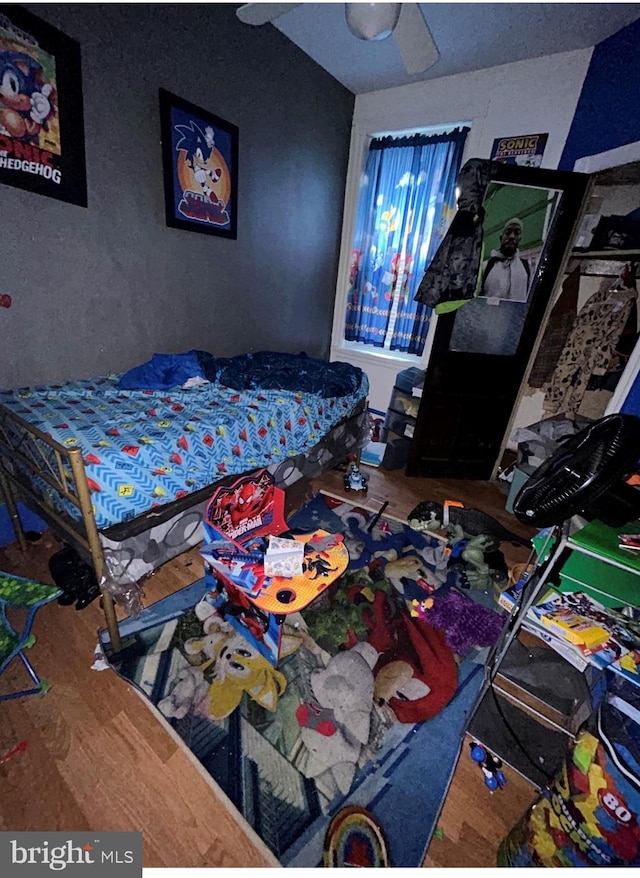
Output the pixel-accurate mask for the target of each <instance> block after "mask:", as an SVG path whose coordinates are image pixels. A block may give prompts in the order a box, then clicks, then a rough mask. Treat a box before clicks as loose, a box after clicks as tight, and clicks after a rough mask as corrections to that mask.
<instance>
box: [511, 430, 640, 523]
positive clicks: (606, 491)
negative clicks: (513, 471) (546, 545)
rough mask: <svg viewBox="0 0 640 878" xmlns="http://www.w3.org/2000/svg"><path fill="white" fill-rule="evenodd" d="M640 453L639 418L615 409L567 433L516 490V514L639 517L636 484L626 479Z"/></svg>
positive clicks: (533, 518)
mask: <svg viewBox="0 0 640 878" xmlns="http://www.w3.org/2000/svg"><path fill="white" fill-rule="evenodd" d="M639 459H640V418H637V417H635V415H623V414H614V415H608V416H607V417H604V418H600V420H597V421H594V422H593V423H592V424H589V426H588V427H585V429H583V430H581V431H580V432H579V433H576V434H575V435H574V436H570V437H569V438H568V439H566V440H565V441H564V442H563V443H562V444H561V445H560V447H559V448H557V449H556V451H554V452H553V454H552V455H551V456H550V457H548V458H547V459H546V460H545V461H543V463H541V464H540V466H539V467H538V468H537V469H536V470H534V472H533V473H532V475H531V476H530V477H529V479H528V480H527V481H526V482H525V484H524V485H523V486H522V488H521V489H520V491H519V492H518V494H517V496H516V498H515V500H514V503H513V512H514V515H515V516H516V518H517V519H518V520H519V521H521V522H523V523H525V524H532V525H534V526H536V527H550V526H552V525H556V524H561V523H562V522H563V521H565V520H566V519H568V518H571V517H572V516H573V515H581V516H582V517H583V518H586V519H587V520H588V521H591V520H592V519H594V518H598V519H600V520H601V521H603V522H604V523H605V524H607V525H609V526H610V527H620V526H621V525H623V524H626V523H627V522H628V521H633V520H635V519H637V518H638V517H640V488H635V487H633V486H631V485H630V484H628V482H627V479H628V477H629V476H630V475H631V474H632V473H633V472H634V471H635V470H636V469H637V467H638V460H639Z"/></svg>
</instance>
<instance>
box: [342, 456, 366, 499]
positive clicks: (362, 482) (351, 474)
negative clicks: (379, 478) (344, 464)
mask: <svg viewBox="0 0 640 878" xmlns="http://www.w3.org/2000/svg"><path fill="white" fill-rule="evenodd" d="M368 487H369V479H368V477H367V476H365V475H363V474H362V473H361V472H360V467H359V466H358V465H357V464H355V463H352V464H351V466H350V467H349V469H348V470H347V472H346V473H345V474H344V489H345V491H362V492H363V493H364V494H366V493H367V490H368Z"/></svg>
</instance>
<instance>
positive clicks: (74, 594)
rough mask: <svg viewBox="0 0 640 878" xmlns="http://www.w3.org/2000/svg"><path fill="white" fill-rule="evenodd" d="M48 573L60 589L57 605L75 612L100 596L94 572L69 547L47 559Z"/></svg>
mask: <svg viewBox="0 0 640 878" xmlns="http://www.w3.org/2000/svg"><path fill="white" fill-rule="evenodd" d="M49 571H50V573H51V576H52V577H53V581H54V582H55V584H56V585H57V586H58V588H61V589H62V594H61V595H60V597H59V598H58V603H59V604H61V605H62V606H65V607H66V606H70V605H71V604H73V603H75V605H76V610H84V608H85V607H88V606H89V604H90V603H91V602H92V601H94V600H95V599H96V598H97V597H99V595H100V586H99V584H98V580H97V579H96V575H95V572H94V570H93V568H92V567H90V566H89V564H87V563H85V562H84V561H83V560H82V558H81V557H80V556H79V555H78V553H77V552H76V551H75V549H72V548H71V546H65V547H64V548H63V549H60V551H59V552H56V553H55V555H52V556H51V558H50V559H49Z"/></svg>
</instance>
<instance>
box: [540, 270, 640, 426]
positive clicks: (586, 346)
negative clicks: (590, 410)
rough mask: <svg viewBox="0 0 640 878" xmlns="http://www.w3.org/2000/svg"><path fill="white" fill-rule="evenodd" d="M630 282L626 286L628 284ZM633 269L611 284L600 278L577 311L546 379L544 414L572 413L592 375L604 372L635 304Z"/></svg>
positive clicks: (577, 405) (576, 409) (571, 414)
mask: <svg viewBox="0 0 640 878" xmlns="http://www.w3.org/2000/svg"><path fill="white" fill-rule="evenodd" d="M629 283H631V284H633V285H632V286H627V284H629ZM636 298H637V290H636V288H635V273H633V274H630V273H629V272H628V271H626V269H625V270H624V271H623V273H622V274H621V276H620V278H619V279H618V280H617V281H615V282H614V283H613V284H612V283H611V281H610V280H609V279H608V278H607V279H605V280H603V282H602V283H601V284H600V287H599V289H598V291H597V292H596V293H594V294H593V295H592V296H590V297H589V299H587V301H586V303H585V304H584V306H583V307H582V308H581V309H580V311H579V312H578V314H577V316H576V319H575V321H574V324H573V327H572V329H571V332H570V334H569V338H568V340H567V343H566V345H565V347H564V349H563V351H562V354H561V355H560V358H559V360H558V364H557V366H556V368H555V370H554V372H553V376H552V378H551V380H550V381H549V383H548V384H547V385H545V387H544V392H545V399H544V403H543V407H544V410H545V412H546V413H547V414H557V413H558V412H562V413H563V414H565V415H567V417H575V415H576V414H577V413H578V409H579V408H580V404H581V402H582V399H583V397H584V394H585V392H586V391H587V388H588V385H589V380H590V379H591V377H592V376H594V375H595V376H598V375H600V376H602V375H604V374H605V373H606V372H607V370H608V369H609V366H610V364H611V362H612V360H613V359H614V358H615V356H616V347H617V345H618V342H619V340H620V337H621V335H622V333H623V330H624V329H625V326H626V325H627V321H628V320H629V316H630V315H631V313H632V309H633V308H634V307H635V303H636Z"/></svg>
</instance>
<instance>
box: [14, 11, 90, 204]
mask: <svg viewBox="0 0 640 878" xmlns="http://www.w3.org/2000/svg"><path fill="white" fill-rule="evenodd" d="M5 76H6V77H8V79H9V80H10V81H11V83H13V85H12V88H13V89H14V91H15V94H5V95H4V96H3V95H2V94H0V132H4V133H0V183H4V184H6V185H7V186H15V187H17V188H18V189H24V190H27V191H29V192H36V193H37V194H39V195H46V196H48V197H50V198H56V199H58V200H59V201H65V202H68V203H69V204H76V205H78V206H79V207H86V206H87V173H86V162H85V140H84V112H83V99H82V67H81V56H80V44H79V43H78V42H77V41H76V40H74V39H72V38H71V37H68V36H67V35H66V34H64V33H62V31H60V30H58V29H57V28H55V27H53V26H52V25H50V24H48V23H47V22H45V21H42V19H40V18H38V17H37V16H35V15H33V14H32V13H31V12H28V11H27V10H26V9H23V8H22V7H21V6H15V5H12V4H9V3H3V4H0V80H2V78H3V77H5Z"/></svg>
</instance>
